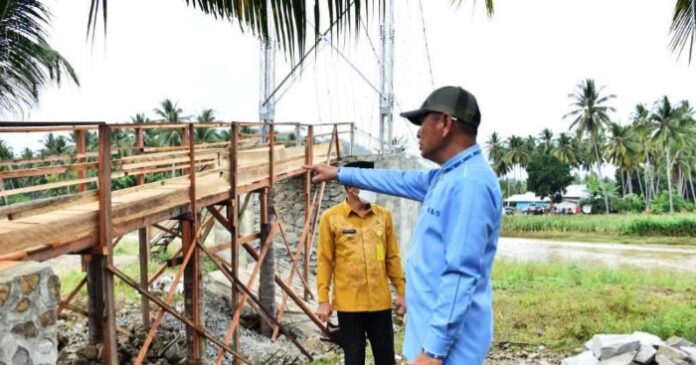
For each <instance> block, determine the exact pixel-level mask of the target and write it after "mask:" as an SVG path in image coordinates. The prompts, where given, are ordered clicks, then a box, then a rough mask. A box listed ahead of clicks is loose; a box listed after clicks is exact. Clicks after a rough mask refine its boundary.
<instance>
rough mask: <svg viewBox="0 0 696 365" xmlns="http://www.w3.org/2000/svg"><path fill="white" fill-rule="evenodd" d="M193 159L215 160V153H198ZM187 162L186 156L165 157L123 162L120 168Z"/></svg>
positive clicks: (127, 169) (129, 168) (133, 168)
mask: <svg viewBox="0 0 696 365" xmlns="http://www.w3.org/2000/svg"><path fill="white" fill-rule="evenodd" d="M195 159H196V161H206V160H217V154H212V153H208V154H203V155H198V156H196V157H195ZM188 162H189V158H188V157H181V158H171V159H166V160H154V161H148V162H138V163H129V164H124V165H123V166H122V167H121V168H122V169H123V170H124V171H130V170H136V169H142V168H147V167H153V166H162V165H170V166H171V165H179V164H184V163H188Z"/></svg>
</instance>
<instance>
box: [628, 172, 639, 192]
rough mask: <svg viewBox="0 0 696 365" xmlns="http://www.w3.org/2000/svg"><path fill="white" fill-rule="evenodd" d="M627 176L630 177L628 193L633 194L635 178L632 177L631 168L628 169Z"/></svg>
mask: <svg viewBox="0 0 696 365" xmlns="http://www.w3.org/2000/svg"><path fill="white" fill-rule="evenodd" d="M626 176H627V177H628V193H629V194H633V180H632V179H631V169H626ZM638 180H640V179H638Z"/></svg>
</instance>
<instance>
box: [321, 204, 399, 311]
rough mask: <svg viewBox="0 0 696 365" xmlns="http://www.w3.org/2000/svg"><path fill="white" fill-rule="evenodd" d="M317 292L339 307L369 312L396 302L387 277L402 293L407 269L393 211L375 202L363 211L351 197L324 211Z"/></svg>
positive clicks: (383, 308)
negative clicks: (352, 203) (356, 209)
mask: <svg viewBox="0 0 696 365" xmlns="http://www.w3.org/2000/svg"><path fill="white" fill-rule="evenodd" d="M317 250H318V252H317V294H318V296H319V302H328V301H329V288H330V286H331V279H332V277H333V293H332V294H333V295H332V300H331V305H332V307H333V308H334V309H335V310H337V311H341V312H370V311H380V310H386V309H390V308H391V307H392V301H391V293H390V292H389V280H391V283H392V285H394V288H395V289H396V292H397V293H398V294H399V295H404V273H403V270H402V268H401V258H400V256H399V246H398V244H397V242H396V234H395V233H394V226H393V224H392V216H391V212H389V211H388V210H387V209H385V208H383V207H380V206H378V205H376V204H371V207H370V210H369V211H368V212H367V214H366V215H365V216H364V217H360V216H359V215H358V214H356V213H355V212H353V210H352V209H351V208H350V205H348V203H347V202H345V201H344V202H342V203H340V204H337V205H334V206H333V207H331V208H329V209H328V210H327V211H325V212H324V214H322V215H321V220H320V223H319V245H318V247H317Z"/></svg>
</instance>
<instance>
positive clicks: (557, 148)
mask: <svg viewBox="0 0 696 365" xmlns="http://www.w3.org/2000/svg"><path fill="white" fill-rule="evenodd" d="M551 155H552V156H553V157H555V158H557V159H558V160H559V161H561V162H563V163H565V164H568V165H570V166H577V163H578V157H577V151H576V150H575V146H574V145H573V138H572V137H571V136H569V135H568V134H567V133H561V134H559V135H558V138H557V139H556V143H555V145H554V146H553V148H552V149H551Z"/></svg>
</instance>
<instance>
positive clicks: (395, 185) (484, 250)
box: [306, 86, 502, 365]
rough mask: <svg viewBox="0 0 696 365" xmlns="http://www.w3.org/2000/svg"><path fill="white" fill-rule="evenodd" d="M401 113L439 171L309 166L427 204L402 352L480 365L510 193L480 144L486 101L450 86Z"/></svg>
mask: <svg viewBox="0 0 696 365" xmlns="http://www.w3.org/2000/svg"><path fill="white" fill-rule="evenodd" d="M401 116H403V117H405V118H407V119H408V120H409V121H410V122H411V123H414V124H416V125H418V126H420V129H419V130H418V140H419V147H420V151H421V155H422V156H423V157H424V158H426V159H428V160H431V161H433V162H436V163H437V164H439V165H440V168H439V169H433V170H430V171H390V170H378V169H375V170H366V169H357V168H341V169H337V168H335V167H332V166H328V165H314V166H306V168H307V169H311V170H312V171H313V172H314V174H315V176H314V181H330V180H334V179H337V180H338V182H339V183H341V184H344V185H349V186H355V187H358V188H360V189H366V190H372V191H376V192H379V193H384V194H389V195H395V196H400V197H404V198H408V199H413V200H417V201H421V202H422V203H423V205H422V207H421V210H420V213H419V217H418V222H417V223H416V227H415V231H414V233H413V238H412V240H411V247H410V251H409V252H408V259H407V263H406V308H407V311H408V313H407V317H406V333H405V337H404V348H403V352H404V355H406V357H407V358H408V359H409V360H410V361H411V362H412V364H414V365H438V364H444V365H480V364H483V362H484V361H485V358H486V354H487V353H488V349H489V347H490V343H491V340H492V338H493V313H492V312H493V311H492V301H493V300H492V288H491V268H492V265H493V258H494V257H495V252H496V248H497V243H498V234H499V232H500V220H501V215H502V194H501V193H500V187H499V185H498V179H497V178H496V176H495V174H494V173H493V171H492V170H491V168H490V166H489V165H488V163H487V162H486V160H485V159H484V158H483V156H482V154H481V148H480V147H479V145H478V144H476V134H477V131H478V127H479V124H480V122H481V113H480V111H479V108H478V103H477V102H476V98H475V97H474V96H473V95H472V94H470V93H469V92H467V91H466V90H464V89H462V88H460V87H453V86H447V87H443V88H440V89H437V90H435V91H433V92H432V93H431V94H430V96H428V98H427V99H426V100H425V102H424V103H423V105H422V106H421V107H420V108H419V109H417V110H414V111H410V112H406V113H402V114H401Z"/></svg>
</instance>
